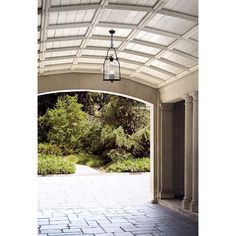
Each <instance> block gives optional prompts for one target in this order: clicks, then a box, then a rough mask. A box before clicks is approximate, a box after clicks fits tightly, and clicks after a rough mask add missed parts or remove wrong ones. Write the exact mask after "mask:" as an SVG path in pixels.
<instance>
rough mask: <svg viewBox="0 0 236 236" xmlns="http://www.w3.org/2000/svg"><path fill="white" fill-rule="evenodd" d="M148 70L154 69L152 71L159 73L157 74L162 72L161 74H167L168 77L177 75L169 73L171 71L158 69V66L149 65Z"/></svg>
mask: <svg viewBox="0 0 236 236" xmlns="http://www.w3.org/2000/svg"><path fill="white" fill-rule="evenodd" d="M148 68H150V69H152V70H155V71H157V72H160V73H162V74H166V75H169V76H176V74H174V73H171V72H169V71H167V70H163V69H161V68H158V67H156V66H151V65H149V66H148Z"/></svg>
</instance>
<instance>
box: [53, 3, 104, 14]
mask: <svg viewBox="0 0 236 236" xmlns="http://www.w3.org/2000/svg"><path fill="white" fill-rule="evenodd" d="M99 7H100V4H74V5H62V6H53V7H51V10H50V12H66V11H82V10H90V9H92V10H95V9H98V8H99Z"/></svg>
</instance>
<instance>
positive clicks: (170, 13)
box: [158, 9, 198, 22]
mask: <svg viewBox="0 0 236 236" xmlns="http://www.w3.org/2000/svg"><path fill="white" fill-rule="evenodd" d="M158 13H159V14H162V15H165V16H171V17H176V18H180V19H183V20H187V21H192V22H198V17H196V16H193V15H189V14H185V13H182V12H177V11H172V10H168V9H161V10H160V11H159V12H158Z"/></svg>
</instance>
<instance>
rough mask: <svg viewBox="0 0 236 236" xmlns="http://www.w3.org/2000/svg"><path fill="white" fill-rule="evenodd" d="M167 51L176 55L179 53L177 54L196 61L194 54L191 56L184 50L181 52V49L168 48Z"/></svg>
mask: <svg viewBox="0 0 236 236" xmlns="http://www.w3.org/2000/svg"><path fill="white" fill-rule="evenodd" d="M168 51H169V52H171V53H174V54H177V55H179V56H182V57H185V58H188V59H190V60H192V61H198V58H197V57H195V56H193V55H191V54H188V53H186V52H182V51H179V50H177V49H170V50H168Z"/></svg>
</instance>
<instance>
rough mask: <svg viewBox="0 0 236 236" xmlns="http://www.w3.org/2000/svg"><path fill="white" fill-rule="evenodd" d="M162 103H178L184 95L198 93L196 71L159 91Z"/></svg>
mask: <svg viewBox="0 0 236 236" xmlns="http://www.w3.org/2000/svg"><path fill="white" fill-rule="evenodd" d="M159 91H160V99H161V102H162V103H167V102H168V103H170V102H178V101H181V100H183V96H184V95H185V94H189V93H192V92H194V91H198V71H195V72H193V73H191V74H189V75H186V76H184V77H182V78H181V79H179V80H176V81H174V82H172V83H170V84H167V85H165V86H164V87H162V88H160V89H159Z"/></svg>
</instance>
